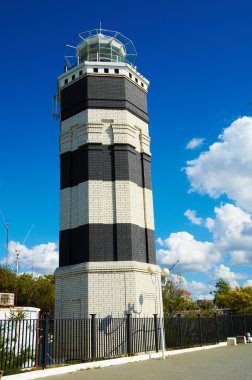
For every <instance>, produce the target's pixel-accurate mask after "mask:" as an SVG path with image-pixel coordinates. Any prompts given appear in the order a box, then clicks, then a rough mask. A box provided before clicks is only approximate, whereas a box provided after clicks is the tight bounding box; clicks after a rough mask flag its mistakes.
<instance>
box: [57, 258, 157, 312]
mask: <svg viewBox="0 0 252 380" xmlns="http://www.w3.org/2000/svg"><path fill="white" fill-rule="evenodd" d="M151 266H152V267H154V268H156V270H158V269H159V267H158V266H156V265H155V266H153V265H151ZM149 267H150V264H145V263H140V262H136V261H118V262H115V261H113V262H110V261H109V262H89V263H81V264H77V265H71V266H66V267H60V268H58V269H56V272H55V278H56V301H55V318H88V317H90V314H96V316H97V317H100V318H106V317H107V318H108V317H124V316H125V314H126V313H132V317H153V314H154V313H159V302H158V298H157V297H158V289H157V282H156V276H155V275H151V274H150V273H149V272H148V268H149Z"/></svg>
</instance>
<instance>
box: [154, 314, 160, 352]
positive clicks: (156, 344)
mask: <svg viewBox="0 0 252 380" xmlns="http://www.w3.org/2000/svg"><path fill="white" fill-rule="evenodd" d="M153 316H154V331H155V347H156V352H158V348H159V347H158V324H157V314H153Z"/></svg>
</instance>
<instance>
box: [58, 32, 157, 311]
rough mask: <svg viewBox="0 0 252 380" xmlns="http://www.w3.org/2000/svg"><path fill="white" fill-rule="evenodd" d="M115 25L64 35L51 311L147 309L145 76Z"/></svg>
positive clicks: (153, 298)
mask: <svg viewBox="0 0 252 380" xmlns="http://www.w3.org/2000/svg"><path fill="white" fill-rule="evenodd" d="M136 57H137V53H136V49H135V46H134V44H133V42H132V41H131V40H129V39H128V38H126V37H125V36H123V35H122V34H121V33H119V32H115V31H109V30H104V29H101V28H100V29H94V30H91V31H88V32H83V33H79V34H77V35H76V36H74V37H73V38H72V39H71V40H70V41H69V42H68V43H67V44H66V50H65V71H64V73H63V74H61V75H60V76H59V77H58V94H57V99H58V102H59V104H60V115H59V116H60V237H59V267H58V268H57V269H56V272H55V276H56V304H55V316H56V318H87V317H88V316H89V315H90V314H96V315H97V316H100V317H101V318H103V317H104V318H105V317H108V316H112V317H123V316H124V315H125V314H126V313H131V314H132V315H133V316H140V317H143V316H146V317H147V316H153V314H155V313H158V312H159V303H158V300H157V289H156V283H155V281H153V278H152V276H151V274H150V271H149V268H150V266H152V270H153V268H155V267H156V268H158V267H157V266H156V265H155V263H156V257H155V238H154V216H153V201H152V181H151V153H150V137H149V125H148V123H149V115H148V110H147V93H148V88H149V81H148V80H147V79H146V78H145V77H144V76H143V75H142V74H141V73H140V72H139V71H138V70H137V68H136Z"/></svg>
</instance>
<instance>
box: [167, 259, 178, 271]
mask: <svg viewBox="0 0 252 380" xmlns="http://www.w3.org/2000/svg"><path fill="white" fill-rule="evenodd" d="M178 263H179V260H177V261H176V263H175V264H173V265H172V266H171V267H170V268H169V271H171V270H172V269H173V268H174V267H175V266H176V265H177V264H178Z"/></svg>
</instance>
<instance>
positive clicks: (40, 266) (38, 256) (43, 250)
mask: <svg viewBox="0 0 252 380" xmlns="http://www.w3.org/2000/svg"><path fill="white" fill-rule="evenodd" d="M17 251H18V252H19V259H20V269H21V271H22V270H25V272H31V270H32V267H33V271H34V272H35V273H53V272H54V270H55V269H56V268H57V267H58V265H59V253H58V248H57V245H56V243H47V244H39V245H35V246H34V247H32V248H28V247H26V246H25V245H22V244H20V243H18V242H15V241H10V243H9V263H10V265H11V266H13V265H14V260H15V257H16V253H17Z"/></svg>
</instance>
